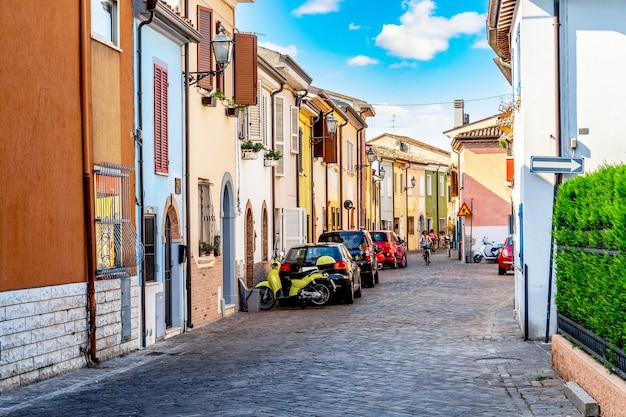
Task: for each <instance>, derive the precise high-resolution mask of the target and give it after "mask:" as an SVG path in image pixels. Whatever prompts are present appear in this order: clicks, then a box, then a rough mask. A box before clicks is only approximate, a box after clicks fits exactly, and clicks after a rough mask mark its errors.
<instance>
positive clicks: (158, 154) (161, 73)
mask: <svg viewBox="0 0 626 417" xmlns="http://www.w3.org/2000/svg"><path fill="white" fill-rule="evenodd" d="M167 86H168V85H167V70H166V69H165V68H163V67H161V66H159V65H156V64H155V65H154V171H155V172H159V173H162V174H167V173H168V164H169V161H168V132H167V131H168V128H167Z"/></svg>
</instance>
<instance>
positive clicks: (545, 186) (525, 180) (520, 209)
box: [487, 0, 626, 339]
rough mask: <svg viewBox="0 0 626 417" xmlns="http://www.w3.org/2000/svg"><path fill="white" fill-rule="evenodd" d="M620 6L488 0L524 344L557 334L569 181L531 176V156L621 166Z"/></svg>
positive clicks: (624, 33)
mask: <svg viewBox="0 0 626 417" xmlns="http://www.w3.org/2000/svg"><path fill="white" fill-rule="evenodd" d="M624 22H626V6H625V5H624V2H623V1H622V0H606V1H603V2H600V3H599V2H595V1H589V0H588V1H585V0H571V1H558V0H557V1H555V0H490V2H489V14H488V20H487V26H488V39H489V43H490V45H491V46H492V48H493V49H494V51H495V52H496V54H497V55H498V57H497V58H496V59H495V61H496V64H497V65H498V66H499V67H500V68H501V70H502V72H503V74H504V76H505V77H506V78H507V79H508V80H509V82H510V83H511V85H512V92H513V108H514V111H513V115H514V123H513V142H512V146H513V155H514V160H515V173H514V185H513V203H514V212H515V213H516V215H517V217H516V219H515V233H516V238H515V266H516V268H515V295H516V311H517V313H518V316H519V320H520V325H521V327H522V328H523V329H524V330H525V333H526V335H527V337H528V338H531V339H539V338H543V337H547V336H549V335H552V334H554V333H555V332H556V309H555V303H554V295H555V292H556V291H557V290H558V289H556V288H554V286H553V285H552V283H554V282H555V273H556V271H554V270H553V263H552V262H551V258H552V245H551V222H552V203H553V196H554V193H555V189H557V188H558V184H559V182H560V181H561V180H563V181H565V180H567V179H568V178H571V177H572V174H564V175H561V174H555V173H537V172H536V171H535V170H533V171H535V172H531V168H533V167H531V157H533V156H550V157H563V158H573V157H576V158H584V172H590V171H595V170H597V168H598V167H599V166H601V165H603V164H607V163H608V164H621V163H623V161H624V160H625V159H626V141H624V140H623V138H622V137H621V136H622V132H624V130H625V128H626V118H624V117H623V114H624V113H625V112H626V102H624V100H623V98H622V96H621V94H620V93H621V92H623V91H626V77H624V74H625V73H626V23H624Z"/></svg>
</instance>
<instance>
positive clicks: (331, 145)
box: [324, 136, 337, 164]
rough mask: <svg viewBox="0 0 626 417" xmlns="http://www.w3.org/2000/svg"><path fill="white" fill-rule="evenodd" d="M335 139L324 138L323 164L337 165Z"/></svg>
mask: <svg viewBox="0 0 626 417" xmlns="http://www.w3.org/2000/svg"><path fill="white" fill-rule="evenodd" d="M335 145H336V142H335V137H334V136H333V137H329V138H324V162H326V163H329V164H336V163H337V147H336V146H335Z"/></svg>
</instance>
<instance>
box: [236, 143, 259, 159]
mask: <svg viewBox="0 0 626 417" xmlns="http://www.w3.org/2000/svg"><path fill="white" fill-rule="evenodd" d="M262 149H263V144H262V143H261V142H253V141H251V140H246V141H244V142H242V143H241V157H242V158H243V159H257V158H258V155H257V152H260V151H261V150H262Z"/></svg>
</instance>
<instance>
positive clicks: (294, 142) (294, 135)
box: [291, 107, 300, 153]
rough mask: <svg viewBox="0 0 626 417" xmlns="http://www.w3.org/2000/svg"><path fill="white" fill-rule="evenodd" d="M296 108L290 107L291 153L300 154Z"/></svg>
mask: <svg viewBox="0 0 626 417" xmlns="http://www.w3.org/2000/svg"><path fill="white" fill-rule="evenodd" d="M298 116H299V114H298V108H297V107H291V153H298V152H300V146H299V144H300V141H299V139H300V135H299V133H298V132H299V128H298V120H299V117H298Z"/></svg>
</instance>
